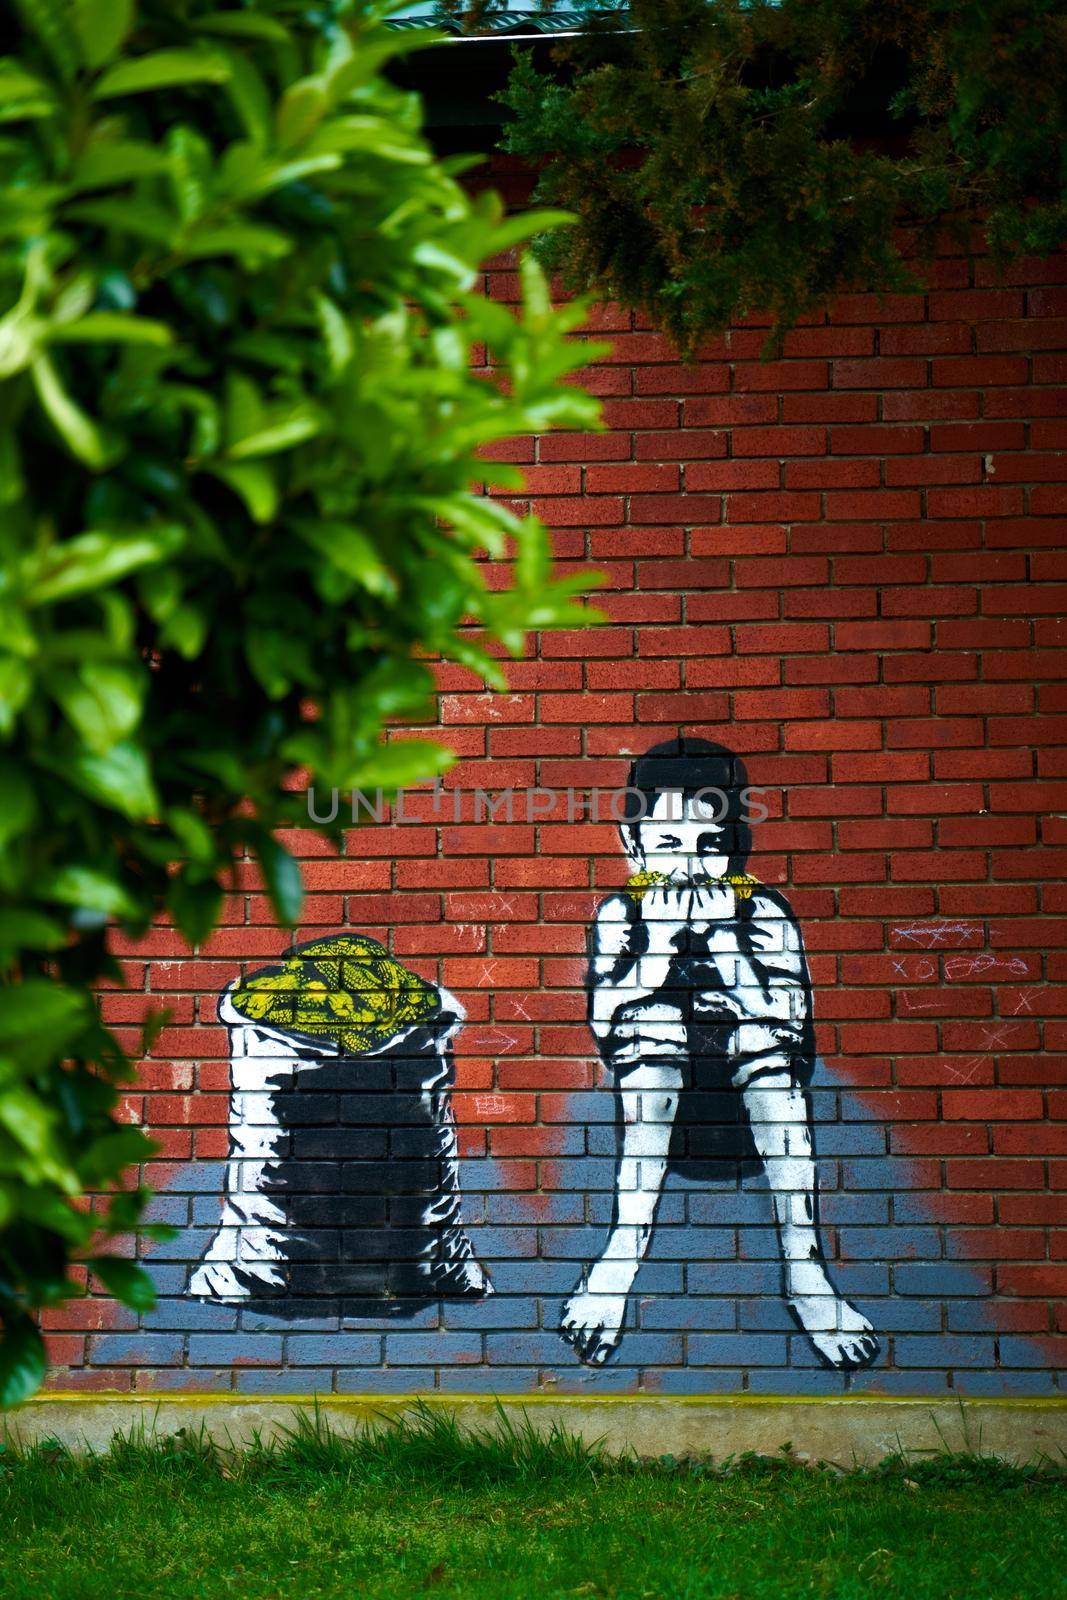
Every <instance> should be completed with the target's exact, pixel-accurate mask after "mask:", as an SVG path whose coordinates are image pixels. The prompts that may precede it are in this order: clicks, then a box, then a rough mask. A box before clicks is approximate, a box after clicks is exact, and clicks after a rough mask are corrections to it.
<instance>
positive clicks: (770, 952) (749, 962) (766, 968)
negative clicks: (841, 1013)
mask: <svg viewBox="0 0 1067 1600" xmlns="http://www.w3.org/2000/svg"><path fill="white" fill-rule="evenodd" d="M750 909H751V916H750V917H748V918H746V919H745V920H744V921H743V922H742V921H741V920H739V919H738V918H733V919H731V920H730V921H729V922H725V923H724V922H720V923H718V924H716V925H714V926H713V927H711V928H710V929H709V936H708V945H709V950H710V952H711V955H712V959H713V960H714V962H715V964H716V967H717V968H718V971H719V976H720V978H721V980H722V983H723V987H724V988H725V989H726V991H727V992H728V993H729V994H730V996H731V998H732V999H733V1001H734V1003H735V1005H736V1007H737V1014H738V1026H737V1030H736V1035H735V1040H734V1049H735V1051H736V1054H737V1055H738V1056H740V1057H743V1058H746V1059H748V1060H750V1061H751V1060H756V1059H759V1068H760V1070H761V1071H764V1070H769V1069H771V1068H773V1067H777V1066H778V1065H779V1064H781V1065H786V1064H787V1061H788V1057H790V1056H793V1055H796V1054H797V1053H799V1052H800V1051H802V1050H803V1049H804V1047H805V1040H806V1038H807V1035H808V1030H809V1026H810V1020H811V980H810V978H809V976H808V964H807V961H806V960H805V957H804V942H803V939H802V938H801V933H800V927H799V924H798V923H797V921H796V918H795V917H794V916H793V914H792V912H791V910H790V909H789V907H788V905H787V904H786V903H785V901H784V900H782V899H781V898H779V897H778V896H777V895H772V894H770V893H768V892H767V891H765V890H759V889H757V890H756V893H755V895H754V897H753V901H752V905H751V908H750ZM763 1058H767V1059H766V1060H764V1059H763ZM772 1058H774V1059H772Z"/></svg>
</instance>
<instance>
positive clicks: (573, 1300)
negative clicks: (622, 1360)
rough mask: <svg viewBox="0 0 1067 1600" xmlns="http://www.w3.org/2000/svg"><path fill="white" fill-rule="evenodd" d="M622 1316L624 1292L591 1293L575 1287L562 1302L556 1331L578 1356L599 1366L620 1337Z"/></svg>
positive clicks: (594, 1365) (624, 1302) (624, 1301)
mask: <svg viewBox="0 0 1067 1600" xmlns="http://www.w3.org/2000/svg"><path fill="white" fill-rule="evenodd" d="M625 1317H626V1296H625V1295H624V1294H591V1293H590V1292H589V1290H588V1289H579V1290H576V1291H575V1293H574V1294H572V1295H571V1297H570V1299H569V1300H567V1301H565V1302H564V1306H563V1317H562V1320H561V1322H560V1330H559V1331H560V1335H561V1337H562V1338H564V1339H566V1341H567V1343H568V1344H572V1345H573V1346H574V1348H575V1351H576V1352H577V1354H578V1358H579V1360H581V1361H584V1362H585V1363H586V1364H587V1365H588V1366H591V1367H600V1366H603V1364H604V1362H605V1361H606V1360H607V1359H608V1357H609V1356H610V1355H611V1353H612V1351H613V1350H614V1349H615V1348H616V1346H617V1345H618V1343H619V1340H620V1339H621V1338H622V1325H623V1321H624V1319H625Z"/></svg>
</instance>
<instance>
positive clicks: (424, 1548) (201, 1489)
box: [0, 1410, 1067, 1600]
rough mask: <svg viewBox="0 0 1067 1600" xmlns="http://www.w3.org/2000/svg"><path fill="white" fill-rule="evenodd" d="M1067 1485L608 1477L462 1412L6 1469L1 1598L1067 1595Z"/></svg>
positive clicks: (45, 1451) (1024, 1475)
mask: <svg viewBox="0 0 1067 1600" xmlns="http://www.w3.org/2000/svg"><path fill="white" fill-rule="evenodd" d="M1065 1510H1067V1474H1065V1473H1064V1471H1063V1470H1062V1469H1061V1468H1054V1467H1052V1466H1050V1465H1046V1466H1033V1467H1028V1468H1017V1467H1010V1466H1006V1465H1004V1464H1002V1463H998V1462H996V1461H993V1460H988V1459H983V1458H982V1457H981V1456H979V1455H973V1456H951V1455H944V1456H937V1457H933V1458H931V1459H929V1460H927V1461H923V1462H919V1463H916V1462H915V1461H912V1462H908V1463H905V1462H903V1461H900V1460H896V1461H889V1462H887V1463H885V1464H883V1466H882V1467H880V1468H877V1469H875V1470H872V1471H867V1472H850V1473H846V1474H843V1475H842V1474H840V1473H838V1472H836V1471H833V1470H831V1469H829V1468H811V1467H806V1466H804V1465H803V1464H801V1463H799V1462H797V1461H795V1460H793V1459H791V1458H789V1457H788V1456H787V1455H783V1457H782V1458H781V1460H771V1461H768V1460H767V1459H765V1458H756V1459H750V1458H741V1459H740V1460H738V1461H736V1462H733V1463H728V1464H727V1465H726V1467H725V1468H717V1469H716V1468H712V1467H710V1466H708V1465H706V1464H703V1465H702V1464H700V1463H693V1462H678V1463H675V1462H671V1461H669V1460H667V1461H663V1462H660V1463H656V1464H642V1463H638V1462H636V1461H629V1462H628V1461H621V1462H620V1461H612V1460H610V1459H608V1458H606V1457H604V1456H602V1455H601V1454H600V1453H599V1452H598V1451H597V1450H595V1449H594V1450H590V1449H588V1448H587V1447H585V1446H584V1445H582V1444H581V1443H579V1442H578V1441H576V1440H574V1439H571V1438H568V1437H567V1436H566V1435H564V1434H560V1433H556V1434H554V1435H553V1436H552V1437H551V1438H549V1439H540V1438H538V1437H537V1436H536V1435H535V1434H534V1433H533V1432H532V1430H529V1429H524V1428H521V1427H520V1428H516V1427H514V1426H511V1427H509V1426H507V1424H506V1423H505V1422H504V1421H503V1420H501V1421H500V1422H499V1423H498V1425H497V1429H496V1431H495V1433H494V1434H493V1436H490V1435H489V1434H485V1435H482V1436H480V1437H478V1438H474V1439H471V1438H469V1437H468V1438H464V1437H462V1436H460V1435H459V1434H458V1433H457V1432H456V1430H455V1428H454V1425H453V1424H452V1423H451V1421H450V1419H449V1418H448V1417H447V1416H442V1415H441V1414H440V1413H437V1412H431V1411H429V1410H426V1411H424V1412H423V1413H422V1414H421V1416H418V1417H416V1418H415V1420H414V1421H413V1422H408V1423H406V1424H404V1425H403V1426H401V1427H390V1428H387V1429H385V1430H384V1431H382V1432H381V1433H379V1434H376V1435H374V1436H369V1437H365V1438H363V1439H361V1440H359V1441H356V1442H355V1443H346V1442H344V1441H342V1440H339V1439H336V1438H333V1437H331V1436H330V1434H329V1432H328V1430H326V1429H325V1428H324V1427H321V1426H319V1427H316V1426H314V1425H311V1426H308V1425H303V1426H298V1427H296V1429H295V1430H294V1432H293V1433H292V1434H291V1435H290V1436H289V1438H288V1439H287V1440H286V1441H285V1442H284V1443H283V1444H281V1445H280V1446H277V1447H275V1448H272V1449H265V1448H255V1449H252V1450H247V1451H243V1452H236V1451H233V1452H230V1451H219V1450H214V1449H212V1448H211V1447H210V1446H209V1445H207V1444H206V1443H205V1441H204V1440H203V1439H200V1438H196V1437H190V1436H181V1437H179V1438H178V1439H177V1440H175V1441H172V1442H170V1443H168V1444H166V1445H162V1446H160V1445H153V1444H150V1443H147V1442H146V1441H144V1440H143V1439H142V1440H138V1439H136V1438H134V1439H127V1440H124V1441H116V1443H115V1444H114V1445H113V1447H112V1449H111V1451H110V1452H109V1453H108V1454H107V1455H106V1456H97V1457H90V1458H88V1459H86V1458H81V1459H76V1458H74V1457H72V1456H71V1455H69V1454H68V1453H67V1452H66V1451H64V1450H62V1449H61V1448H59V1447H54V1448H53V1447H49V1446H41V1447H38V1448H37V1449H35V1450H33V1451H28V1452H26V1453H22V1454H18V1453H15V1452H4V1453H0V1527H2V1529H3V1538H2V1540H0V1595H2V1596H3V1597H4V1600H30V1597H32V1600H98V1597H99V1600H126V1597H129V1600H154V1597H156V1596H158V1597H160V1600H163V1597H166V1600H193V1597H196V1600H201V1597H203V1600H216V1597H222V1596H226V1597H236V1600H267V1597H271V1600H273V1597H280V1596H285V1597H288V1596H293V1597H297V1596H299V1597H300V1600H305V1597H307V1600H311V1597H329V1600H333V1597H338V1600H340V1597H342V1596H343V1597H345V1600H350V1597H352V1596H364V1595H366V1596H370V1597H373V1600H391V1597H394V1596H401V1595H403V1596H408V1595H413V1596H423V1595H425V1594H432V1595H434V1596H436V1597H440V1600H446V1597H450V1596H457V1597H458V1596H462V1597H463V1600H500V1597H507V1600H550V1597H551V1600H555V1597H557V1596H560V1597H562V1596H572V1595H573V1596H592V1597H597V1596H609V1597H612V1600H710V1597H716V1600H719V1597H723V1600H725V1597H735V1596H736V1597H739V1600H740V1597H743V1600H764V1597H766V1600H793V1597H799V1596H805V1597H828V1600H875V1597H878V1596H901V1597H907V1600H926V1597H929V1600H972V1597H973V1600H990V1597H992V1600H1001V1597H1005V1600H1006V1597H1015V1596H1020V1597H1030V1596H1034V1597H1035V1600H1037V1597H1040V1600H1059V1597H1062V1596H1067V1531H1065V1517H1064V1512H1065Z"/></svg>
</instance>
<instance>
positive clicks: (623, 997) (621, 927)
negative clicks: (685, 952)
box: [587, 894, 675, 1045]
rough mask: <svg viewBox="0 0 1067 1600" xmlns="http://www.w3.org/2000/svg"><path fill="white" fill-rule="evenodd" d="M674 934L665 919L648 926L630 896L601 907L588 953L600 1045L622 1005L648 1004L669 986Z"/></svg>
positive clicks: (592, 1024)
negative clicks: (672, 935)
mask: <svg viewBox="0 0 1067 1600" xmlns="http://www.w3.org/2000/svg"><path fill="white" fill-rule="evenodd" d="M673 931H675V930H674V928H673V927H672V926H668V925H667V922H666V920H664V919H661V920H660V921H658V922H657V923H649V922H648V921H646V920H644V919H643V918H642V916H641V914H640V911H639V910H638V908H637V907H636V906H635V905H634V903H633V902H632V901H631V900H630V899H629V897H628V896H626V895H621V894H617V895H612V897H611V899H610V900H605V901H604V903H603V904H602V905H601V906H600V907H598V909H597V914H596V920H595V922H594V924H593V929H592V936H591V939H590V950H589V970H588V975H587V987H588V991H589V1025H590V1027H591V1028H592V1030H593V1032H594V1034H595V1035H596V1038H597V1042H598V1043H599V1044H601V1045H603V1043H604V1042H605V1040H606V1039H607V1036H608V1034H609V1033H610V1031H611V1025H612V1021H613V1019H614V1017H615V1013H616V1012H617V1011H618V1009H619V1007H620V1006H624V1005H628V1004H631V1003H633V1002H634V1001H640V1000H647V999H648V998H649V996H650V995H653V994H655V993H656V992H657V991H658V990H659V989H661V988H662V987H663V985H664V983H665V982H666V981H667V974H668V972H669V970H670V962H671V956H672V954H673V946H672V945H671V944H670V935H671V933H672V932H673Z"/></svg>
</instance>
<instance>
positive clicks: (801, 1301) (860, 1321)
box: [788, 1279, 881, 1372]
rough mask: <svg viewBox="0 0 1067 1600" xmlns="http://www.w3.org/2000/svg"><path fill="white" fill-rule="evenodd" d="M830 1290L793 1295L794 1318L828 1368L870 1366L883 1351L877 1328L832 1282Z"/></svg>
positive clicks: (842, 1370) (852, 1368) (792, 1308)
mask: <svg viewBox="0 0 1067 1600" xmlns="http://www.w3.org/2000/svg"><path fill="white" fill-rule="evenodd" d="M827 1289H828V1291H829V1292H828V1293H826V1294H812V1295H789V1296H788V1305H789V1309H790V1311H791V1312H792V1313H793V1317H794V1318H795V1320H796V1322H797V1323H798V1325H799V1326H800V1328H801V1329H802V1330H803V1332H804V1333H806V1334H807V1336H808V1338H809V1339H810V1340H811V1342H812V1344H813V1345H814V1347H815V1349H816V1350H817V1351H818V1353H819V1355H820V1356H821V1357H822V1359H823V1361H824V1362H825V1363H826V1365H827V1366H828V1367H835V1368H836V1369H837V1371H839V1372H849V1371H852V1370H854V1369H855V1368H856V1367H866V1366H869V1365H870V1363H871V1362H872V1361H873V1360H874V1358H875V1356H876V1355H877V1354H878V1352H879V1350H880V1349H881V1346H880V1344H879V1343H878V1340H877V1339H876V1338H875V1333H874V1329H873V1328H872V1327H871V1324H870V1323H869V1322H868V1321H867V1318H866V1317H865V1316H864V1315H863V1313H862V1312H861V1311H857V1310H856V1307H855V1306H854V1305H851V1304H850V1303H849V1302H848V1301H847V1300H846V1299H845V1298H844V1296H843V1295H840V1294H837V1293H836V1292H835V1291H834V1290H833V1289H832V1288H831V1287H830V1283H829V1280H828V1279H827Z"/></svg>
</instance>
